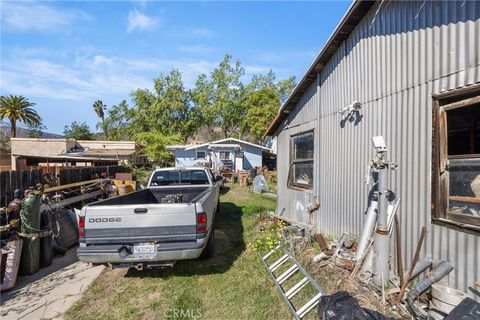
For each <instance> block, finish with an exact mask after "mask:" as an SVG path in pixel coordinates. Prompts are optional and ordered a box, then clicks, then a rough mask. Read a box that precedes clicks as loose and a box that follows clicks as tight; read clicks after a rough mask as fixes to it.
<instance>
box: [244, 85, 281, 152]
mask: <svg viewBox="0 0 480 320" xmlns="http://www.w3.org/2000/svg"><path fill="white" fill-rule="evenodd" d="M245 104H246V108H247V110H248V111H247V114H246V116H245V118H244V119H243V127H242V129H243V131H249V132H250V133H251V135H252V136H253V138H254V139H255V142H257V143H260V142H261V140H262V136H263V134H264V133H265V130H266V129H267V127H268V126H269V124H270V123H271V122H272V120H273V118H274V117H275V115H276V114H277V112H278V108H279V105H280V96H279V94H278V92H277V91H276V90H275V89H274V88H273V87H266V88H263V89H260V90H257V91H253V92H251V93H250V94H249V95H248V97H247V98H246V101H245Z"/></svg>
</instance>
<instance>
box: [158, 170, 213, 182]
mask: <svg viewBox="0 0 480 320" xmlns="http://www.w3.org/2000/svg"><path fill="white" fill-rule="evenodd" d="M174 184H208V177H207V174H206V173H205V171H204V170H187V171H158V172H155V174H154V176H153V178H152V185H153V186H168V185H174Z"/></svg>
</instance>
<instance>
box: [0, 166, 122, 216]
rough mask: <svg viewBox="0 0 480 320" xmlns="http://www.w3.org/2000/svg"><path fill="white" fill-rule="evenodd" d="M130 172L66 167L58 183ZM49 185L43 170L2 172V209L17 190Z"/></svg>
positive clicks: (116, 168)
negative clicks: (37, 185)
mask: <svg viewBox="0 0 480 320" xmlns="http://www.w3.org/2000/svg"><path fill="white" fill-rule="evenodd" d="M128 171H129V170H128V169H127V168H125V167H122V166H103V167H82V168H79V167H73V168H69V167H65V168H62V169H61V170H60V174H59V177H57V181H60V184H61V185H64V184H69V183H75V182H81V181H88V180H92V179H95V178H97V177H113V176H115V173H119V172H128ZM38 183H41V184H47V183H48V181H47V180H46V179H45V177H44V175H43V172H42V169H33V170H22V171H2V172H0V207H5V206H6V205H7V204H8V203H9V202H10V201H12V200H13V193H14V191H15V190H16V189H21V190H22V192H23V191H24V190H25V189H28V188H30V187H34V186H35V185H36V184H38Z"/></svg>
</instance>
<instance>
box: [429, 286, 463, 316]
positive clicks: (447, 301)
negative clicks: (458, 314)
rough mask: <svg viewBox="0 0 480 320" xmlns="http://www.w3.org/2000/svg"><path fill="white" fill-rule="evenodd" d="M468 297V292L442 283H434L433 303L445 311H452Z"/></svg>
mask: <svg viewBox="0 0 480 320" xmlns="http://www.w3.org/2000/svg"><path fill="white" fill-rule="evenodd" d="M466 297H468V296H467V294H465V293H463V292H462V291H460V290H457V289H454V288H450V287H447V286H443V285H441V284H434V285H432V304H433V306H434V307H435V308H436V309H438V310H440V311H443V312H445V313H450V312H451V311H452V310H453V308H455V307H456V306H457V305H458V304H459V303H460V302H462V300H463V299H465V298H466Z"/></svg>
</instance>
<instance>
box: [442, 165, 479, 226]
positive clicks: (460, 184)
mask: <svg viewBox="0 0 480 320" xmlns="http://www.w3.org/2000/svg"><path fill="white" fill-rule="evenodd" d="M448 175H449V182H450V183H449V205H448V211H449V213H454V214H462V215H468V216H472V217H478V218H479V219H480V158H475V159H455V160H450V161H449V172H448ZM479 223H480V220H479Z"/></svg>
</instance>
